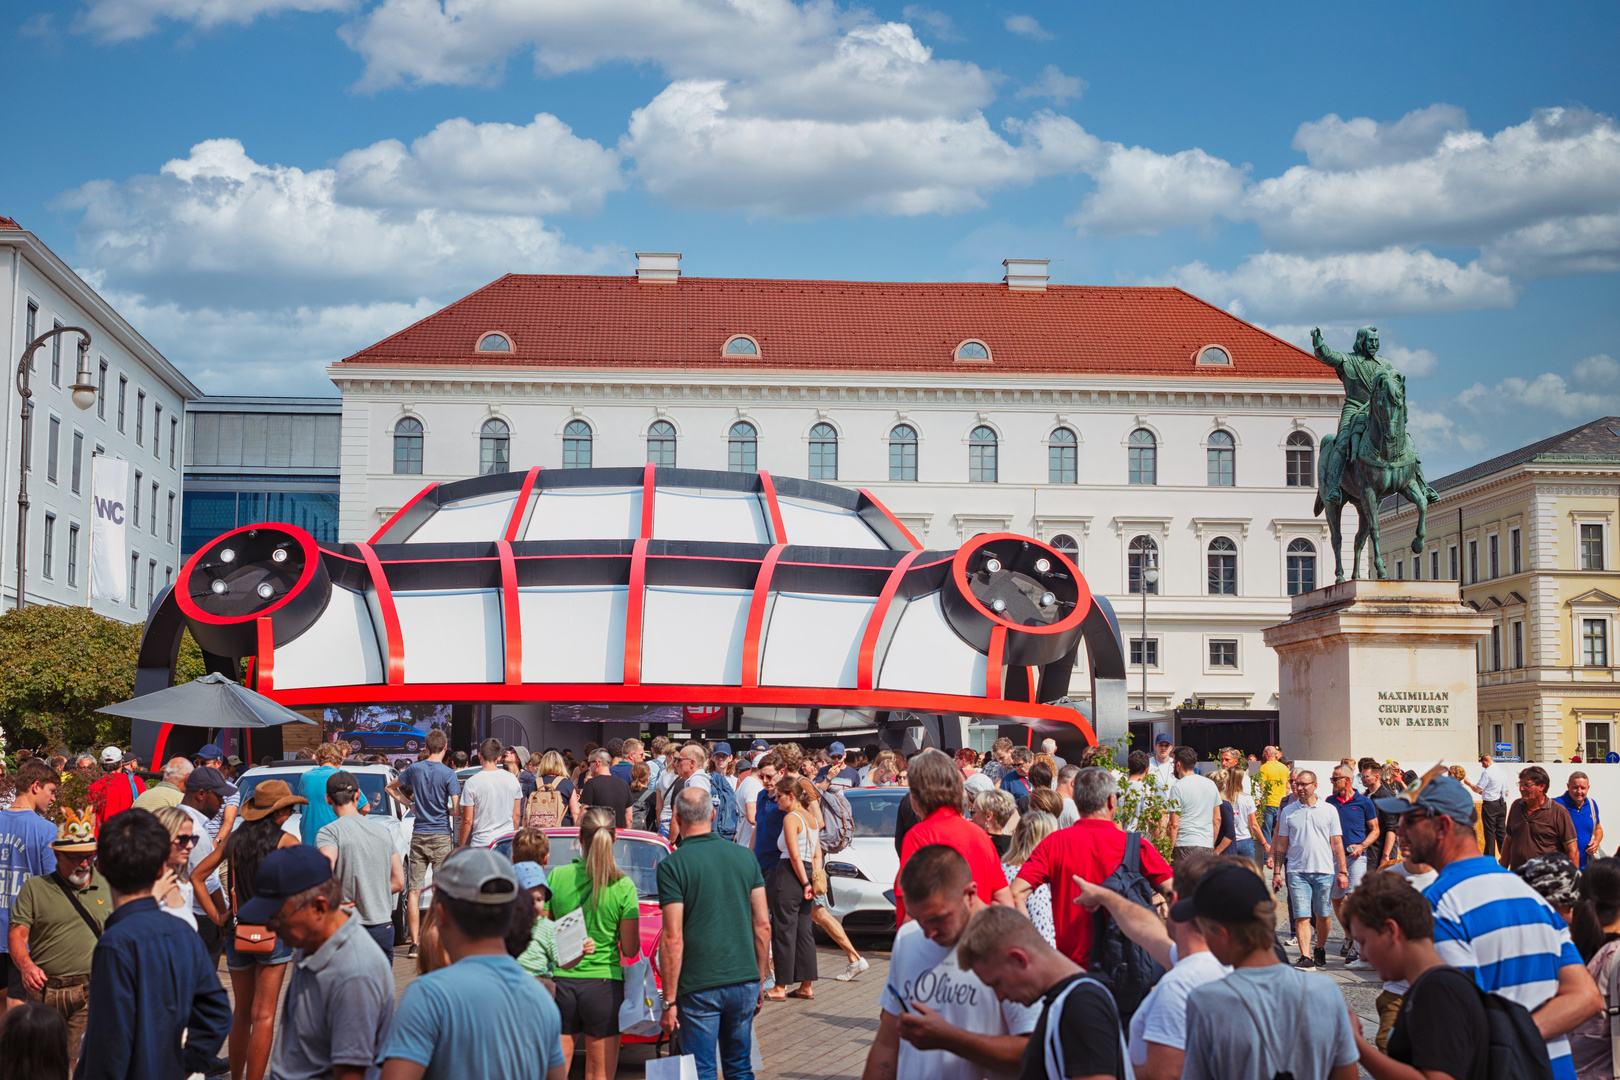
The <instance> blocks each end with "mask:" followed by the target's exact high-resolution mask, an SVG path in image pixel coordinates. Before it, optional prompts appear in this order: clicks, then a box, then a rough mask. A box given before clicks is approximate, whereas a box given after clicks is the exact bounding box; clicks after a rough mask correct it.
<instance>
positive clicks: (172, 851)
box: [152, 806, 197, 930]
mask: <svg viewBox="0 0 1620 1080" xmlns="http://www.w3.org/2000/svg"><path fill="white" fill-rule="evenodd" d="M153 813H154V814H156V815H157V819H158V820H159V821H161V822H162V823H163V827H164V828H165V829H168V830H169V861H168V862H166V863H164V864H163V876H162V877H160V878H158V882H157V885H156V887H154V888H153V890H152V896H153V898H154V899H156V900H157V902H158V907H160V908H162V909H163V910H164V912H165V913H167V914H169V915H173V916H174V917H175V918H177V919H181V920H183V921H184V922H185V924H186V925H187V926H189V927H191V928H192V929H193V930H195V929H197V915H196V913H195V912H194V911H192V909H191V905H192V895H193V890H192V888H191V873H190V871H188V870H187V869H186V865H187V863H189V862H190V861H191V853H192V852H193V851H194V850H196V847H197V825H196V823H195V822H193V821H192V820H191V815H190V814H188V813H186V812H185V811H184V810H182V809H180V807H178V806H163V807H159V808H158V809H156V810H154V811H153Z"/></svg>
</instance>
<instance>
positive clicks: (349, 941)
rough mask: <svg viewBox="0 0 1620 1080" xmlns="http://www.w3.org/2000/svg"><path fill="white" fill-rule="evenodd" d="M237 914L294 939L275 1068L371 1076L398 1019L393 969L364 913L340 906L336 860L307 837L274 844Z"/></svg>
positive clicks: (289, 1073) (299, 1078)
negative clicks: (305, 841)
mask: <svg viewBox="0 0 1620 1080" xmlns="http://www.w3.org/2000/svg"><path fill="white" fill-rule="evenodd" d="M334 775H335V776H343V775H346V774H344V773H336V774H334ZM330 783H331V781H330V780H328V784H330ZM238 918H240V919H241V920H242V921H243V922H248V923H260V924H263V925H265V926H267V927H269V928H270V929H271V930H273V931H274V932H275V933H276V935H277V936H278V937H280V938H281V939H282V940H283V941H285V942H287V944H289V945H291V946H292V947H293V955H292V978H291V979H290V980H289V981H288V984H287V998H286V1002H285V1003H284V1004H283V1005H282V1010H281V1026H280V1031H279V1032H278V1035H279V1038H277V1040H276V1050H275V1057H274V1058H272V1059H271V1063H270V1075H271V1076H275V1077H278V1078H285V1080H314V1078H316V1077H328V1076H330V1077H334V1078H337V1080H357V1078H361V1077H364V1076H366V1075H367V1073H368V1072H369V1071H370V1069H371V1067H372V1063H373V1062H375V1061H376V1060H377V1051H378V1050H380V1049H381V1048H382V1041H383V1040H384V1039H385V1038H386V1037H387V1035H388V1029H389V1027H390V1025H391V1024H392V1022H393V1017H394V974H393V969H392V966H391V965H390V964H389V962H388V960H387V959H385V958H384V957H383V955H382V954H381V953H379V952H378V951H377V950H376V949H374V948H372V945H371V941H370V935H368V934H367V933H366V930H365V927H363V926H362V925H361V923H360V915H359V913H358V912H356V911H353V910H351V909H348V908H345V907H343V905H342V883H341V882H340V881H339V879H338V877H337V875H336V874H335V873H333V871H332V864H331V863H330V862H329V861H328V860H327V859H326V858H325V857H324V856H323V855H322V854H321V853H320V852H319V851H316V850H315V849H314V848H311V847H307V846H305V845H303V844H298V845H295V846H293V847H285V848H280V849H279V850H276V851H272V852H271V853H270V854H269V855H266V856H265V857H264V861H262V862H261V863H259V870H258V873H257V874H255V875H254V878H253V898H252V899H251V900H249V901H248V902H247V903H245V904H243V905H242V908H241V911H239V912H238Z"/></svg>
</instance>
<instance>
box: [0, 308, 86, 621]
mask: <svg viewBox="0 0 1620 1080" xmlns="http://www.w3.org/2000/svg"><path fill="white" fill-rule="evenodd" d="M58 334H78V335H79V371H78V374H76V375H75V376H74V377H73V384H72V385H71V386H69V387H68V389H69V390H71V391H73V404H74V405H75V406H77V407H78V408H79V409H81V410H82V409H88V408H89V407H90V406H92V405H94V404H95V403H96V394H97V392H98V391H97V388H96V384H95V383H94V382H91V381H90V332H89V331H88V330H83V329H81V328H79V327H77V326H58V327H56V328H55V329H54V330H47V331H45V332H44V333H43V334H41V335H39V337H37V338H35V339H34V340H33V341H30V342H29V343H28V348H26V349H24V350H23V354H22V359H21V360H19V361H18V362H17V392H18V393H19V394H21V395H22V436H23V439H24V440H28V439H29V438H30V437H31V436H32V435H33V432H32V431H31V430H30V428H29V421H30V420H31V419H33V416H34V391H33V390H32V389H31V388H30V387H29V385H28V374H29V370H30V369H31V368H32V367H33V364H34V353H36V352H38V351H39V348H40V346H41V345H44V344H45V342H46V341H47V340H49V339H50V338H53V337H55V336H56V335H58ZM32 449H33V448H32V447H31V446H29V445H28V443H27V441H25V442H24V443H23V446H22V453H20V454H18V455H17V474H18V477H19V479H20V482H19V483H18V485H17V610H18V611H21V610H22V609H23V605H24V604H25V603H26V600H25V599H24V597H25V595H26V594H25V592H24V583H25V580H26V574H27V567H28V459H29V454H30V452H31V451H32Z"/></svg>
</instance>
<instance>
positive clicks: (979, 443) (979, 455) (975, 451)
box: [968, 424, 996, 484]
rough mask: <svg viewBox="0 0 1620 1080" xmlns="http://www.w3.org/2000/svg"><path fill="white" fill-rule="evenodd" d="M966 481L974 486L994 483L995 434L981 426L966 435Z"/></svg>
mask: <svg viewBox="0 0 1620 1080" xmlns="http://www.w3.org/2000/svg"><path fill="white" fill-rule="evenodd" d="M968 480H969V482H971V483H974V484H993V483H995V482H996V433H995V431H994V430H993V429H991V428H988V427H985V426H984V425H982V424H981V425H980V426H978V427H976V428H974V429H973V431H972V432H970V433H969V435H968Z"/></svg>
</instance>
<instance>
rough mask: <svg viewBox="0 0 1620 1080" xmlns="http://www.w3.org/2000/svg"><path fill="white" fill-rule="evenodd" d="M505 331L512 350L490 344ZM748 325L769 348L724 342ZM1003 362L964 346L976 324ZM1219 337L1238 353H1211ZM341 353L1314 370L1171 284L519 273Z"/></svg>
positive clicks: (1117, 370)
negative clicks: (486, 340)
mask: <svg viewBox="0 0 1620 1080" xmlns="http://www.w3.org/2000/svg"><path fill="white" fill-rule="evenodd" d="M491 331H500V332H501V333H503V334H505V335H506V336H507V337H508V338H510V339H511V341H512V343H513V351H512V352H510V353H489V352H482V353H481V352H478V351H477V344H478V342H479V340H480V339H481V338H482V337H483V336H484V335H486V334H488V333H490V332H491ZM736 334H747V335H748V336H750V337H752V338H754V340H755V341H757V342H758V344H759V355H758V356H732V357H725V356H722V353H721V350H722V349H723V348H724V347H725V344H726V342H727V340H728V339H730V338H731V337H732V336H733V335H736ZM968 338H973V339H977V340H980V341H983V342H984V343H985V344H986V345H988V346H989V347H990V352H991V357H992V360H991V362H990V363H985V362H983V361H979V362H977V363H974V362H959V361H956V360H955V359H954V356H955V351H956V347H957V346H958V345H959V344H960V343H961V342H962V341H963V340H965V339H968ZM1206 345H1220V346H1221V347H1222V348H1224V349H1226V350H1227V352H1228V353H1230V354H1231V357H1232V363H1231V364H1230V365H1223V366H1215V365H1209V364H1199V363H1197V356H1198V353H1199V351H1200V350H1201V349H1202V348H1203V347H1204V346H1206ZM343 364H345V365H349V364H354V365H360V364H377V365H388V366H396V365H400V366H403V365H417V364H421V365H467V364H475V365H480V366H482V365H497V366H503V367H505V366H510V367H522V368H579V367H587V368H591V367H596V368H629V369H656V370H678V369H694V370H695V369H706V370H713V369H726V368H734V369H736V370H741V371H757V370H763V371H787V370H791V371H855V370H860V371H871V370H881V371H907V372H918V373H922V372H927V373H946V372H958V373H961V374H964V375H981V374H985V373H988V372H991V371H995V372H1001V373H1003V374H1029V375H1105V376H1107V375H1111V376H1127V377H1129V376H1148V377H1153V376H1162V377H1172V376H1173V377H1177V378H1186V377H1189V376H1191V377H1195V378H1212V379H1222V378H1261V379H1290V380H1292V379H1300V380H1310V381H1312V382H1327V383H1333V382H1335V381H1336V380H1335V379H1334V377H1333V375H1332V374H1331V373H1330V372H1329V371H1328V369H1327V368H1326V367H1324V366H1322V365H1321V364H1319V363H1318V362H1317V361H1316V359H1315V358H1314V357H1313V356H1312V355H1311V354H1310V353H1308V352H1305V351H1304V350H1302V349H1299V348H1297V347H1295V346H1293V345H1290V344H1289V343H1288V342H1286V341H1283V340H1282V339H1280V338H1277V337H1273V336H1272V335H1271V334H1268V333H1266V332H1265V331H1263V330H1261V329H1259V328H1258V327H1256V326H1252V325H1250V324H1249V323H1246V322H1244V321H1243V320H1242V319H1239V318H1236V317H1235V316H1233V315H1231V314H1229V313H1227V312H1225V311H1222V310H1221V309H1220V308H1217V307H1215V306H1213V305H1211V304H1208V303H1205V302H1204V301H1203V300H1200V299H1198V298H1197V297H1195V296H1193V295H1191V294H1189V293H1186V292H1183V291H1182V290H1180V289H1171V288H1144V287H1127V286H1077V285H1051V286H1048V287H1047V289H1046V290H1045V291H1044V292H1011V291H1009V290H1008V289H1007V287H1006V286H1005V285H999V284H995V285H992V284H973V283H944V284H941V283H932V282H878V281H776V280H765V279H753V278H692V277H688V278H682V279H680V280H679V281H678V282H675V283H670V284H652V283H644V282H640V281H637V280H636V278H635V277H633V276H626V277H585V276H563V275H550V274H546V275H541V274H508V275H507V276H505V277H503V278H500V279H499V280H497V281H494V282H491V283H490V284H489V285H486V286H485V287H484V288H482V289H479V290H478V291H477V292H475V293H472V294H471V295H469V296H466V297H463V298H462V299H461V300H458V301H456V302H455V303H453V304H451V305H449V306H448V307H446V308H444V310H442V311H439V312H437V313H436V314H433V315H430V316H428V317H427V318H425V319H423V320H422V321H421V322H418V323H416V324H415V325H413V326H409V327H406V328H405V329H404V330H401V331H400V332H399V333H397V334H395V335H393V336H392V337H389V338H386V339H384V340H383V341H380V342H378V343H377V344H375V345H373V346H371V347H370V348H367V349H362V350H361V351H359V352H357V353H355V354H354V355H353V356H350V357H348V358H347V359H345V360H344V361H343Z"/></svg>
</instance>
